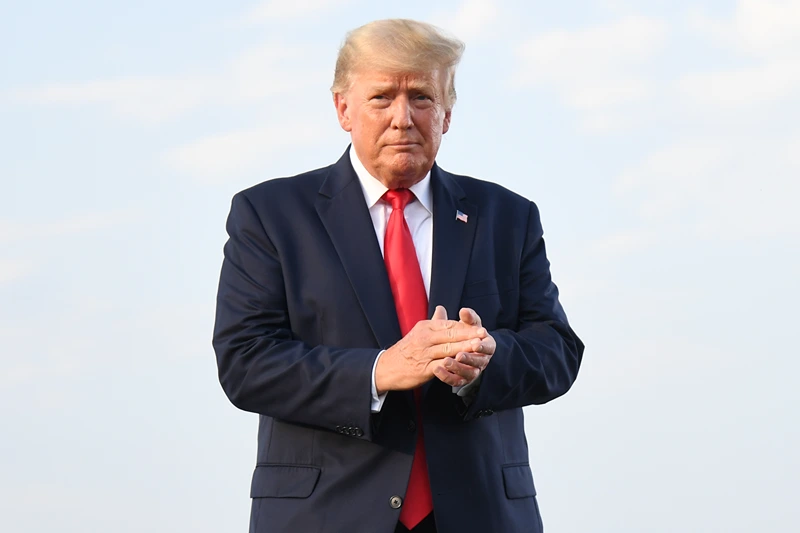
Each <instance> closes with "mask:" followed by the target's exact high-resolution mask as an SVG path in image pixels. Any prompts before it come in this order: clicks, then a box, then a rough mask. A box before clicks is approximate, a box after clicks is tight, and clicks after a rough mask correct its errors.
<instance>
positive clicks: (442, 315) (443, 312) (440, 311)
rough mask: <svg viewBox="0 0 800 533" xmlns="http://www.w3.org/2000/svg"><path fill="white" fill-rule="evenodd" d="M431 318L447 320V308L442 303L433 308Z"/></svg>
mask: <svg viewBox="0 0 800 533" xmlns="http://www.w3.org/2000/svg"><path fill="white" fill-rule="evenodd" d="M431 320H447V309H445V308H444V306H442V305H437V306H436V309H434V310H433V316H432V317H431Z"/></svg>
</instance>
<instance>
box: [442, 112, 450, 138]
mask: <svg viewBox="0 0 800 533" xmlns="http://www.w3.org/2000/svg"><path fill="white" fill-rule="evenodd" d="M452 114H453V110H452V109H448V110H447V111H445V112H444V122H443V123H442V135H444V134H445V133H447V130H449V129H450V117H451V116H452Z"/></svg>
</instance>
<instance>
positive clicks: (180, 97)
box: [11, 77, 218, 122]
mask: <svg viewBox="0 0 800 533" xmlns="http://www.w3.org/2000/svg"><path fill="white" fill-rule="evenodd" d="M206 82H207V80H204V79H202V78H192V77H187V78H157V77H128V78H118V79H112V80H94V81H86V82H73V83H56V84H53V85H49V86H46V87H39V88H33V89H22V90H17V91H14V92H12V94H11V98H12V99H13V100H16V101H17V102H21V103H27V104H39V105H82V104H89V103H93V104H103V105H106V106H108V107H110V108H111V110H112V112H113V113H114V114H116V115H118V116H120V117H124V118H128V119H134V120H136V121H141V122H160V121H163V120H168V119H171V118H174V117H176V116H179V115H181V114H183V113H185V112H186V111H188V110H190V109H193V108H196V107H197V106H198V105H200V104H201V103H203V102H206V101H208V100H209V99H210V97H211V95H212V94H213V93H214V92H215V91H216V90H218V87H215V85H218V84H215V83H211V84H208V83H206Z"/></svg>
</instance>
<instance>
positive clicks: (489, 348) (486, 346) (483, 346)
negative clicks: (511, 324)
mask: <svg viewBox="0 0 800 533" xmlns="http://www.w3.org/2000/svg"><path fill="white" fill-rule="evenodd" d="M496 349H497V342H495V340H494V337H492V336H491V335H486V337H484V338H483V340H482V341H481V343H480V346H478V348H477V349H476V350H473V351H474V352H478V353H483V354H486V355H489V356H491V355H494V351H495V350H496Z"/></svg>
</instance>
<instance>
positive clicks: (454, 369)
mask: <svg viewBox="0 0 800 533" xmlns="http://www.w3.org/2000/svg"><path fill="white" fill-rule="evenodd" d="M443 361H444V364H443V365H442V366H443V367H444V369H445V370H447V371H448V372H450V373H451V374H455V375H457V376H461V377H462V378H464V379H466V380H467V381H472V380H474V379H475V378H477V377H478V375H479V374H480V373H481V369H480V368H477V367H475V366H470V365H467V364H464V363H460V362H458V361H456V360H455V359H453V358H451V357H447V358H445V359H444V360H443Z"/></svg>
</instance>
